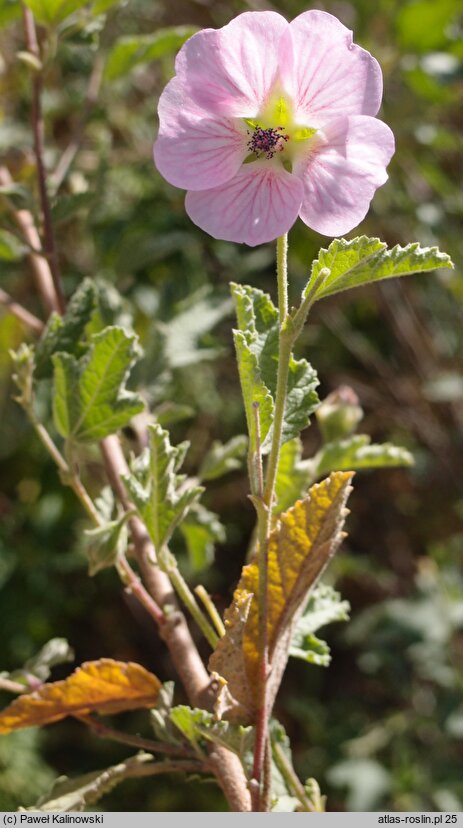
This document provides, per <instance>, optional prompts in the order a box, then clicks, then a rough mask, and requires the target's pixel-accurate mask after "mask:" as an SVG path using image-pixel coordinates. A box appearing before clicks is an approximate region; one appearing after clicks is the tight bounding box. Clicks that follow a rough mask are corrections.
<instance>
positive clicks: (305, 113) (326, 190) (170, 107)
mask: <svg viewBox="0 0 463 828" xmlns="http://www.w3.org/2000/svg"><path fill="white" fill-rule="evenodd" d="M381 96H382V75H381V69H380V67H379V64H378V63H377V61H376V60H375V59H374V58H373V57H372V56H371V55H370V53H369V52H367V51H365V49H362V48H361V47H360V46H357V45H355V44H354V43H353V42H352V33H351V32H350V31H349V30H348V29H346V28H345V26H343V25H342V23H340V22H339V20H337V19H336V18H335V17H333V16H332V15H330V14H327V13H326V12H322V11H308V12H305V13H304V14H301V15H299V17H296V19H295V20H293V21H292V23H288V22H287V21H286V20H285V19H284V18H283V17H281V15H279V14H276V13H275V12H270V11H268V12H245V13H244V14H240V15H239V16H238V17H236V18H235V19H234V20H232V21H231V22H230V23H229V24H228V25H227V26H224V27H223V28H222V29H204V30H203V31H201V32H198V34H195V35H193V37H192V38H190V40H188V41H187V42H186V43H185V44H184V46H183V47H182V49H181V50H180V52H179V54H178V56H177V61H176V75H175V77H174V78H173V79H172V80H171V81H170V83H168V84H167V86H166V88H165V90H164V92H163V93H162V95H161V99H160V101H159V120H160V127H159V135H158V138H157V141H156V143H155V146H154V159H155V163H156V166H157V168H158V170H159V171H160V172H161V174H162V175H163V176H164V177H165V178H166V179H167V181H169V182H170V183H171V184H174V185H175V186H176V187H181V188H183V189H186V190H188V193H187V196H186V202H185V206H186V210H187V213H188V215H189V216H190V218H191V219H192V220H193V221H194V222H195V224H198V225H199V227H201V228H202V229H203V230H205V231H206V232H207V233H210V235H211V236H214V237H215V238H218V239H225V240H227V241H234V242H245V243H246V244H249V245H256V244H261V243H263V242H267V241H270V240H271V239H275V238H276V237H277V236H281V235H282V234H283V233H286V232H287V231H288V230H289V229H290V227H291V226H292V225H293V224H294V222H295V221H296V219H297V216H298V215H299V216H300V217H301V219H302V220H303V221H304V222H305V223H306V224H308V225H309V227H312V228H313V229H314V230H317V231H318V232H319V233H323V234H325V235H326V236H335V235H340V234H343V233H347V232H348V231H349V230H351V229H352V228H353V227H355V226H356V225H357V224H359V222H360V221H362V219H363V218H364V216H365V215H366V213H367V211H368V207H369V205H370V201H371V199H372V198H373V194H374V192H375V190H376V188H377V187H380V186H381V184H384V183H385V181H386V180H387V174H386V166H387V164H388V163H389V161H390V159H391V156H392V154H393V152H394V137H393V134H392V132H391V130H390V129H389V127H388V126H386V124H384V123H383V122H382V121H379V120H378V119H376V118H375V117H374V116H375V115H376V113H377V112H378V109H379V106H380V103H381Z"/></svg>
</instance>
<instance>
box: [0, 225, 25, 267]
mask: <svg viewBox="0 0 463 828" xmlns="http://www.w3.org/2000/svg"><path fill="white" fill-rule="evenodd" d="M27 252H28V248H27V247H26V245H25V244H22V242H20V241H19V240H18V239H17V238H16V236H14V235H13V233H10V232H9V231H8V230H0V260H1V261H4V262H19V261H20V260H21V259H22V258H23V256H25V255H26V253H27Z"/></svg>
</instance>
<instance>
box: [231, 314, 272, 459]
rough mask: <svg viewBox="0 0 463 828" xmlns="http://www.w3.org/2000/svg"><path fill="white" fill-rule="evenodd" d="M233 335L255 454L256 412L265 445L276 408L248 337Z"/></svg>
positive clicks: (256, 443) (235, 333)
mask: <svg viewBox="0 0 463 828" xmlns="http://www.w3.org/2000/svg"><path fill="white" fill-rule="evenodd" d="M233 335H234V340H235V348H236V357H237V360H238V371H239V375H240V382H241V391H242V394H243V401H244V410H245V413H246V421H247V425H248V434H249V442H250V447H251V451H253V452H255V451H257V449H258V443H259V440H258V432H257V422H256V415H255V410H256V409H257V411H258V417H259V431H260V441H261V444H263V442H264V440H265V438H266V437H267V434H268V433H269V431H270V428H271V426H272V422H273V413H274V408H275V406H274V402H273V398H272V395H271V394H270V391H269V390H268V388H267V386H266V385H265V384H264V383H263V382H262V379H261V375H260V371H259V362H258V359H257V357H256V355H255V354H254V353H253V352H252V350H251V348H250V347H249V345H248V344H247V341H246V335H245V334H244V333H242V332H241V331H234V334H233Z"/></svg>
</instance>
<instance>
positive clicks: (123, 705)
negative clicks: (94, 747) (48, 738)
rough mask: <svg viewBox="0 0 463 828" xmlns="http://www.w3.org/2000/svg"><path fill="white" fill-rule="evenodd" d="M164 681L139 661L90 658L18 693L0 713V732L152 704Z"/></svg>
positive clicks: (134, 708) (107, 713) (108, 713)
mask: <svg viewBox="0 0 463 828" xmlns="http://www.w3.org/2000/svg"><path fill="white" fill-rule="evenodd" d="M160 687H161V683H160V681H159V679H157V678H156V676H154V675H153V674H152V673H149V672H148V671H147V670H145V668H144V667H142V666H141V665H140V664H134V663H133V662H127V663H126V662H122V661H114V660H113V659H111V658H101V659H99V661H87V662H86V663H85V664H82V666H81V667H78V668H77V670H75V671H74V672H73V673H72V674H71V675H70V676H69V677H68V678H67V679H64V681H55V682H52V683H50V684H43V685H42V686H41V687H39V688H38V690H35V691H34V692H33V693H27V694H24V695H22V696H18V698H17V699H15V700H14V701H13V702H12V703H11V704H10V705H9V706H8V707H7V708H5V709H4V710H2V712H1V713H0V733H10V732H11V731H13V730H18V729H19V728H22V727H34V726H37V725H47V724H51V723H52V722H58V721H59V720H60V719H64V718H66V716H82V715H86V714H87V713H91V712H97V713H100V714H101V715H111V714H112V713H119V712H121V711H122V710H136V709H137V708H140V707H152V706H153V705H154V704H155V702H156V698H157V695H158V692H159V688H160Z"/></svg>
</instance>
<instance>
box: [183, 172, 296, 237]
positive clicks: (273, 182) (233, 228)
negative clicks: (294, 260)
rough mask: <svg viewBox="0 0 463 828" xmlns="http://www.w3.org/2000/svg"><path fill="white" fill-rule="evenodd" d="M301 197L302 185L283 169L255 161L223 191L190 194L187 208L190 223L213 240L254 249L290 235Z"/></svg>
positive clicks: (226, 185)
mask: <svg viewBox="0 0 463 828" xmlns="http://www.w3.org/2000/svg"><path fill="white" fill-rule="evenodd" d="M302 195H303V186H302V183H301V181H299V179H298V178H296V177H295V176H294V175H292V174H291V173H289V172H287V171H286V170H285V169H284V168H283V167H281V166H280V165H277V164H275V163H273V162H268V161H254V162H252V163H251V164H244V165H243V166H242V167H241V169H240V170H239V172H238V173H237V175H235V177H234V178H233V179H232V180H231V181H228V182H227V183H226V184H224V185H223V186H221V187H215V188H214V189H213V190H203V191H202V192H189V193H187V196H186V201H185V207H186V211H187V213H188V215H189V216H190V218H191V220H192V221H194V223H195V224H197V225H198V226H199V227H201V228H202V229H203V230H205V231H206V233H209V234H210V235H211V236H214V238H216V239H224V240H225V241H233V242H243V243H244V244H249V245H251V246H252V247H254V246H255V245H257V244H263V243H264V242H268V241H272V240H273V239H276V238H277V237H278V236H282V235H283V234H284V233H287V232H288V230H289V229H290V227H292V225H293V224H294V222H295V221H296V219H297V215H298V212H299V209H300V206H301V202H302Z"/></svg>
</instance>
